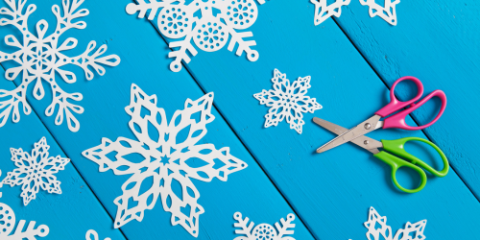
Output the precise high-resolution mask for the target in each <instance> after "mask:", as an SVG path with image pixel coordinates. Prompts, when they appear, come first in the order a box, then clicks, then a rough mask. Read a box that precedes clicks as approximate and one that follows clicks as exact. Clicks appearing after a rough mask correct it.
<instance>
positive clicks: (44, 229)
mask: <svg viewBox="0 0 480 240" xmlns="http://www.w3.org/2000/svg"><path fill="white" fill-rule="evenodd" d="M1 175H2V171H1V170H0V176H1ZM2 186H3V183H2V182H0V188H2ZM1 197H2V192H0V198H1ZM25 223H26V221H25V220H20V221H19V222H18V224H17V230H16V231H15V232H13V229H15V212H13V209H12V208H11V207H10V206H8V205H7V204H5V203H1V202H0V239H2V240H17V239H28V240H35V239H36V237H45V236H47V235H48V232H49V231H50V229H49V228H48V226H46V225H40V226H38V227H37V228H35V224H36V223H35V221H31V222H30V223H29V224H28V226H27V229H25V231H23V230H24V228H25Z"/></svg>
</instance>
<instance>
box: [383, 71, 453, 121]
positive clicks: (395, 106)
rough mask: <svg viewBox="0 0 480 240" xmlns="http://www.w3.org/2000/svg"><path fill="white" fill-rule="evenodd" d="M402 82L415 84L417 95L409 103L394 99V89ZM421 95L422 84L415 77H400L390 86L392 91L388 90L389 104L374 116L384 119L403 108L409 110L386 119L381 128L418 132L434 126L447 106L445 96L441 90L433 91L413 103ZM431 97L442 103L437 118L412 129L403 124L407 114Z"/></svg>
mask: <svg viewBox="0 0 480 240" xmlns="http://www.w3.org/2000/svg"><path fill="white" fill-rule="evenodd" d="M404 80H409V81H412V82H414V83H415V85H417V88H418V92H417V95H416V96H415V97H414V98H412V99H411V100H409V101H406V102H402V101H399V100H398V99H397V98H396V97H395V87H396V86H397V84H398V83H400V82H402V81H404ZM422 95H423V84H422V82H421V81H420V80H418V78H415V77H409V76H408V77H402V78H400V79H398V80H397V81H395V83H394V84H393V86H392V89H391V90H390V99H391V100H390V103H389V104H387V106H385V107H383V108H382V109H380V110H378V111H377V112H376V113H375V114H377V115H380V116H382V117H386V116H388V115H390V114H392V113H394V112H396V111H399V110H402V109H403V108H405V107H407V106H410V108H408V109H405V110H403V111H400V112H399V113H397V114H394V115H393V116H391V117H388V118H386V119H385V120H384V124H383V128H384V129H386V128H400V129H405V130H420V129H424V128H427V127H429V126H431V125H432V124H434V123H435V122H436V121H437V120H438V119H439V118H440V117H441V116H442V114H443V112H444V111H445V107H446V106H447V96H446V95H445V93H444V92H443V91H442V90H435V91H433V92H432V93H430V94H428V95H427V96H426V97H424V98H423V99H422V100H420V101H419V102H418V103H415V102H416V101H417V100H418V99H420V97H421V96H422ZM433 97H438V98H440V100H441V101H442V106H441V108H440V112H438V114H437V116H436V117H435V118H434V119H433V120H432V121H431V122H429V123H427V124H425V125H423V126H418V127H412V126H409V125H407V123H406V122H405V118H406V117H407V115H408V114H410V113H411V112H413V111H415V110H416V109H417V108H419V107H420V106H422V105H423V104H425V103H426V102H428V101H429V100H430V99H431V98H433Z"/></svg>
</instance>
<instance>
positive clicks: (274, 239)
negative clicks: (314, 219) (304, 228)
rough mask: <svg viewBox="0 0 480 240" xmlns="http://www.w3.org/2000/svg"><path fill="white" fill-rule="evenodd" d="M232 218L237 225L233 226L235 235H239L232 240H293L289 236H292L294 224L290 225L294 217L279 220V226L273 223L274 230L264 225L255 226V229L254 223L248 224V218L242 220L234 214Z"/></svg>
mask: <svg viewBox="0 0 480 240" xmlns="http://www.w3.org/2000/svg"><path fill="white" fill-rule="evenodd" d="M233 218H234V219H235V220H237V223H235V224H234V226H235V228H236V229H235V234H237V235H241V236H238V237H236V238H235V239H234V240H295V239H294V238H293V237H291V236H287V235H293V232H294V231H293V228H294V227H295V224H292V222H293V220H295V215H293V214H288V216H287V220H285V219H283V218H282V219H280V223H281V225H280V224H279V223H278V222H277V223H275V228H276V230H275V228H274V227H273V226H272V225H270V224H266V223H262V224H259V225H257V226H256V227H255V228H253V226H255V223H253V222H250V224H248V221H250V219H248V217H246V218H245V219H242V214H241V213H239V212H236V213H235V214H234V215H233Z"/></svg>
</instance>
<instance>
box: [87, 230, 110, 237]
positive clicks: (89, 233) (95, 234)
mask: <svg viewBox="0 0 480 240" xmlns="http://www.w3.org/2000/svg"><path fill="white" fill-rule="evenodd" d="M85 239H86V240H98V233H97V232H96V231H95V230H93V229H90V230H88V232H87V234H86V235H85ZM104 240H112V239H111V238H105V239H104Z"/></svg>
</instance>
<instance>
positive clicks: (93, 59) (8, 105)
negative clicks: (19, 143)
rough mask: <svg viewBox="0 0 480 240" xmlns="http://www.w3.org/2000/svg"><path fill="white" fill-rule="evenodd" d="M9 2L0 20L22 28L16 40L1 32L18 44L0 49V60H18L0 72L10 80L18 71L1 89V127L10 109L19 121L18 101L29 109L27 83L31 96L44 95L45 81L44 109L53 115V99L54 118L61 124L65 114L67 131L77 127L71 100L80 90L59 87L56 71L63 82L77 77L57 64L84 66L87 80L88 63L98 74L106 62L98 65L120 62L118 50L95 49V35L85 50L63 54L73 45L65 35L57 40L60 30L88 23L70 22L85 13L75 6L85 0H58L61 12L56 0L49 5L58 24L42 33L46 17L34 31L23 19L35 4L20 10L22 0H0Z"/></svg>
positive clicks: (89, 76) (74, 41) (76, 109)
mask: <svg viewBox="0 0 480 240" xmlns="http://www.w3.org/2000/svg"><path fill="white" fill-rule="evenodd" d="M4 1H5V2H6V3H7V5H8V7H9V8H5V7H4V8H1V9H0V14H1V15H5V16H8V17H7V18H2V19H0V26H6V25H12V26H14V27H15V28H17V29H18V30H19V31H20V32H21V34H22V40H21V41H19V40H17V38H16V37H15V36H14V35H8V36H6V37H5V43H6V44H7V45H9V46H13V47H16V48H19V50H18V51H16V52H14V53H4V52H1V51H0V62H5V61H13V62H15V63H17V64H18V65H20V66H18V67H13V68H10V69H7V71H6V72H5V77H6V78H7V79H8V80H10V81H13V80H15V78H16V77H17V76H18V75H19V74H20V73H22V83H21V84H20V85H19V86H18V87H17V88H15V89H14V90H11V91H7V90H0V99H3V100H1V101H0V109H2V110H1V112H0V121H1V122H0V127H2V126H4V125H5V123H6V122H7V119H8V117H9V116H10V113H11V112H12V110H13V114H12V121H13V122H14V123H17V122H19V121H20V113H19V110H18V109H19V104H20V103H21V104H23V112H24V113H25V114H26V115H29V114H30V113H31V110H32V109H31V107H30V105H29V104H28V102H27V99H26V95H27V89H28V86H29V85H30V84H31V83H35V87H34V89H33V96H34V97H35V98H36V99H37V100H40V99H42V98H43V97H44V95H45V90H44V89H43V85H42V82H45V83H47V84H49V85H50V87H51V90H52V98H53V99H52V102H51V104H50V105H49V106H48V107H47V109H46V110H45V115H47V116H52V115H53V114H54V113H55V108H56V106H57V105H58V113H57V116H56V118H55V124H56V125H60V124H62V122H63V118H64V117H66V118H67V124H68V128H69V129H70V131H73V132H76V131H78V130H79V129H80V124H79V122H78V120H77V119H76V118H75V116H73V114H72V112H71V111H73V112H75V113H78V114H81V113H83V108H82V107H81V106H79V105H75V104H73V103H71V102H69V101H70V100H71V101H80V100H82V98H83V96H82V94H80V93H67V92H65V91H63V90H62V89H61V88H60V87H59V85H58V84H57V82H56V79H55V78H56V77H55V75H56V74H58V75H60V76H61V78H62V79H63V81H65V82H66V83H69V84H70V83H74V82H75V81H76V80H77V78H76V76H75V74H74V73H72V72H69V71H66V70H62V69H61V67H63V66H65V65H67V64H72V65H76V66H79V67H81V68H82V69H83V70H84V71H85V75H86V77H87V79H88V80H92V78H93V76H94V74H93V73H92V71H91V70H90V69H89V68H92V69H95V70H96V71H97V73H98V74H100V75H102V76H103V75H104V74H105V68H103V67H102V66H101V64H103V65H107V66H116V65H118V64H119V63H120V58H119V57H118V56H117V55H109V56H105V57H101V56H102V55H103V54H104V53H105V52H106V51H107V46H106V45H102V46H101V47H100V48H99V49H98V50H97V51H96V52H93V50H94V49H95V46H96V43H95V41H91V42H90V43H89V44H88V47H87V50H86V51H85V52H84V53H83V54H81V55H79V56H76V57H68V56H65V55H64V54H63V53H62V52H63V51H66V50H70V49H73V48H75V47H76V46H77V42H78V41H77V39H75V38H68V39H67V40H65V41H64V42H63V43H59V42H58V40H59V39H60V38H61V35H62V34H63V33H64V32H65V31H67V30H69V29H72V28H76V29H84V28H85V27H87V24H86V23H85V22H84V21H78V22H73V21H74V20H75V19H77V18H80V17H84V16H87V15H88V13H89V12H88V10H87V9H80V10H78V11H77V9H78V7H79V6H80V5H81V4H82V3H83V1H84V0H72V1H70V0H63V1H62V7H63V13H64V14H63V16H62V13H61V11H60V7H59V6H58V5H54V6H53V8H52V11H53V14H54V15H55V16H56V18H57V26H56V29H55V31H54V32H53V33H52V34H50V35H48V36H46V35H45V34H46V32H47V30H48V23H47V21H45V20H40V21H39V22H38V23H37V25H36V31H37V34H34V33H31V32H30V31H29V30H28V29H29V26H28V25H27V22H28V18H29V16H30V14H32V13H33V12H34V11H35V9H36V6H35V5H34V4H31V5H29V6H28V7H27V8H26V9H25V10H24V7H25V4H26V0H4Z"/></svg>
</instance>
